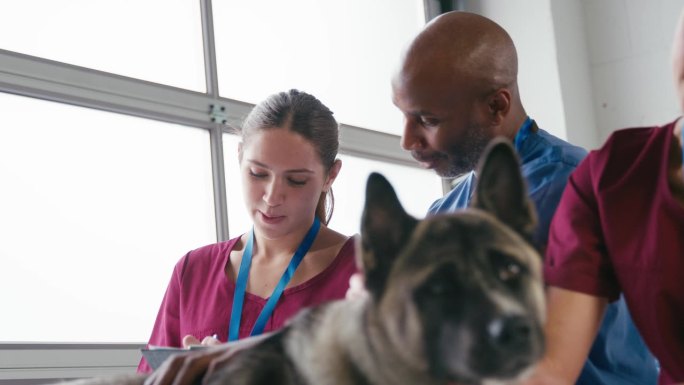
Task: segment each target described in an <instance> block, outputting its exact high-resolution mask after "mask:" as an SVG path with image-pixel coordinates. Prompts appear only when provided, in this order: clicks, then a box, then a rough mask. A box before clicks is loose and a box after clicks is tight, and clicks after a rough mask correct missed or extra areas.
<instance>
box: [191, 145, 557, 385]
mask: <svg viewBox="0 0 684 385" xmlns="http://www.w3.org/2000/svg"><path fill="white" fill-rule="evenodd" d="M477 175H478V183H477V187H476V190H475V193H474V198H473V204H472V205H471V207H470V208H468V209H466V210H463V211H461V212H457V213H452V214H443V215H435V216H430V217H428V218H425V219H423V220H417V219H415V218H413V217H412V216H410V215H409V214H407V213H406V212H405V210H404V209H403V207H402V205H401V203H400V202H399V199H398V197H397V195H396V193H395V191H394V190H393V188H392V186H391V185H390V183H389V182H388V181H387V180H386V179H385V178H384V177H383V176H381V175H380V174H377V173H374V174H371V175H370V176H369V178H368V182H367V187H366V203H365V207H364V212H363V215H362V223H361V236H360V239H359V241H358V244H357V246H358V249H359V251H360V253H359V256H360V263H361V265H362V267H363V271H364V273H365V277H366V278H365V279H366V288H367V290H368V294H369V295H368V296H367V298H365V299H363V300H346V301H334V302H330V303H327V304H324V305H321V306H318V307H315V308H312V309H308V310H304V311H302V312H300V313H299V314H298V315H297V316H296V317H295V318H294V319H293V320H292V321H291V322H290V323H289V324H288V325H287V326H285V327H284V328H283V329H281V330H280V331H278V332H276V333H274V334H272V335H269V336H267V337H265V338H263V339H262V340H261V341H260V342H258V343H257V344H256V345H254V346H252V347H250V348H247V349H244V350H241V351H238V352H236V354H235V355H234V356H233V357H232V358H231V359H230V360H229V361H228V363H227V364H226V365H225V366H223V367H221V368H219V369H217V370H214V371H213V372H212V374H211V376H210V377H209V378H207V379H205V383H209V384H213V385H220V384H239V385H247V384H248V385H261V384H264V385H266V384H283V385H313V384H316V385H325V384H337V385H352V384H355V385H371V384H373V385H385V384H388V385H389V384H392V385H401V384H411V385H415V384H421V385H423V384H462V385H494V384H513V383H515V382H516V381H518V380H520V379H521V378H522V377H524V376H525V375H526V374H527V373H529V372H530V371H531V369H532V368H533V366H534V364H535V363H536V362H537V361H538V360H539V358H540V357H541V356H542V354H543V346H544V339H543V332H542V324H543V322H544V313H545V309H544V296H543V285H542V278H541V256H540V255H539V254H538V253H537V251H536V250H535V248H534V247H533V246H532V244H531V241H530V239H531V234H532V231H533V229H534V226H535V214H534V209H533V205H532V203H531V202H530V201H529V199H528V197H527V192H526V187H525V182H524V179H523V177H522V175H521V174H520V166H519V161H518V158H517V156H516V154H515V151H514V149H513V148H512V146H511V145H510V143H509V142H508V141H506V140H504V139H500V140H499V139H495V140H494V141H493V142H492V143H490V145H489V146H488V147H487V149H486V150H485V153H484V155H483V159H481V161H480V166H479V169H478V174H477Z"/></svg>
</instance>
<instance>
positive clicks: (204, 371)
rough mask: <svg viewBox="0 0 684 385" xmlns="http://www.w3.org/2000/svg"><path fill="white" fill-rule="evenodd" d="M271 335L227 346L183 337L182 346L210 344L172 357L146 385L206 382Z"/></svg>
mask: <svg viewBox="0 0 684 385" xmlns="http://www.w3.org/2000/svg"><path fill="white" fill-rule="evenodd" d="M270 335H271V333H266V334H262V335H260V336H257V337H249V338H245V339H242V340H240V341H236V342H231V343H226V344H221V343H220V342H219V341H218V340H216V339H215V338H214V337H205V338H204V339H203V340H202V341H201V342H200V341H199V340H197V338H194V337H192V336H186V337H185V338H183V346H190V345H209V347H208V348H207V349H201V350H192V351H189V352H188V353H183V354H175V355H173V356H171V357H169V358H168V359H167V360H166V361H164V363H163V364H162V365H161V366H160V367H159V368H158V369H157V370H155V371H154V373H152V374H151V375H150V376H149V377H148V378H147V380H146V381H145V385H193V384H196V383H198V381H199V380H200V379H204V380H203V383H204V382H206V379H207V378H209V377H211V374H212V373H214V372H215V371H216V370H218V369H220V368H222V367H223V366H224V365H226V364H227V363H228V362H230V360H231V358H232V357H233V356H234V355H235V354H237V353H239V352H241V351H242V350H245V349H248V348H251V347H252V346H255V345H256V344H258V343H259V342H261V340H263V339H265V338H267V337H268V336H270ZM189 337H191V338H189ZM186 342H187V345H186ZM195 342H196V343H195ZM205 342H206V343H205Z"/></svg>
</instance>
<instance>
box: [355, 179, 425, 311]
mask: <svg viewBox="0 0 684 385" xmlns="http://www.w3.org/2000/svg"><path fill="white" fill-rule="evenodd" d="M417 223H418V221H417V220H416V219H415V218H413V217H412V216H410V215H408V214H407V213H406V211H404V208H403V207H402V206H401V203H399V199H398V198H397V194H396V193H395V192H394V189H393V188H392V185H390V183H389V182H388V181H387V179H385V177H383V176H382V175H380V174H378V173H372V174H371V175H370V176H369V177H368V182H367V184H366V204H365V207H364V210H363V216H362V219H361V261H362V264H363V269H364V273H365V276H366V288H367V289H368V291H369V292H370V293H371V296H373V298H375V299H376V300H377V299H378V298H380V296H381V295H382V292H383V290H384V287H385V284H386V281H387V277H388V275H389V272H390V270H391V267H392V263H393V262H394V260H395V259H396V258H397V257H398V256H399V254H400V252H401V249H402V248H403V246H404V245H405V244H406V242H408V239H409V238H410V236H411V233H412V232H413V229H414V228H415V227H416V224H417Z"/></svg>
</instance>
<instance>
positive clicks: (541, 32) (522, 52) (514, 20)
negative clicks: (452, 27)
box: [464, 0, 567, 138]
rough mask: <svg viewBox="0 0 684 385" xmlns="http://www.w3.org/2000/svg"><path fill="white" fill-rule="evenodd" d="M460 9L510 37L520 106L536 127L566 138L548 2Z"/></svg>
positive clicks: (478, 0)
mask: <svg viewBox="0 0 684 385" xmlns="http://www.w3.org/2000/svg"><path fill="white" fill-rule="evenodd" d="M464 8H465V10H466V11H468V12H474V13H478V14H481V15H484V16H487V17H489V18H490V19H492V20H494V21H496V22H497V23H499V24H500V25H501V26H502V27H503V28H504V29H505V30H506V31H507V32H508V33H509V35H511V38H512V39H513V42H514V43H515V46H516V48H517V50H518V83H519V87H520V95H521V98H522V102H523V106H525V109H526V110H527V113H528V114H529V115H530V116H531V117H532V118H533V119H535V120H536V121H537V123H538V124H539V126H540V127H542V128H544V129H545V130H547V131H549V132H551V133H552V134H554V135H557V136H559V137H561V138H567V128H566V122H565V108H564V106H563V96H562V90H561V82H560V77H559V76H560V75H559V72H558V65H557V63H558V61H557V59H556V44H555V40H554V32H553V23H552V17H551V5H550V2H549V0H524V1H521V0H516V1H501V0H466V1H464Z"/></svg>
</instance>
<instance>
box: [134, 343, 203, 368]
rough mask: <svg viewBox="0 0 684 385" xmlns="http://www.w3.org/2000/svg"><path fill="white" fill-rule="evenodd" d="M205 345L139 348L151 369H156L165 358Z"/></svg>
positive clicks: (198, 348) (199, 348)
mask: <svg viewBox="0 0 684 385" xmlns="http://www.w3.org/2000/svg"><path fill="white" fill-rule="evenodd" d="M206 348H207V346H205V345H193V346H191V347H190V348H173V347H168V346H152V345H150V347H149V348H143V349H140V351H141V352H142V355H143V357H145V360H147V364H148V365H150V367H151V368H152V369H155V370H156V369H157V368H159V367H160V366H161V364H163V363H164V361H166V359H167V358H169V357H171V356H173V355H176V354H183V353H188V352H191V351H194V350H204V349H206Z"/></svg>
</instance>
